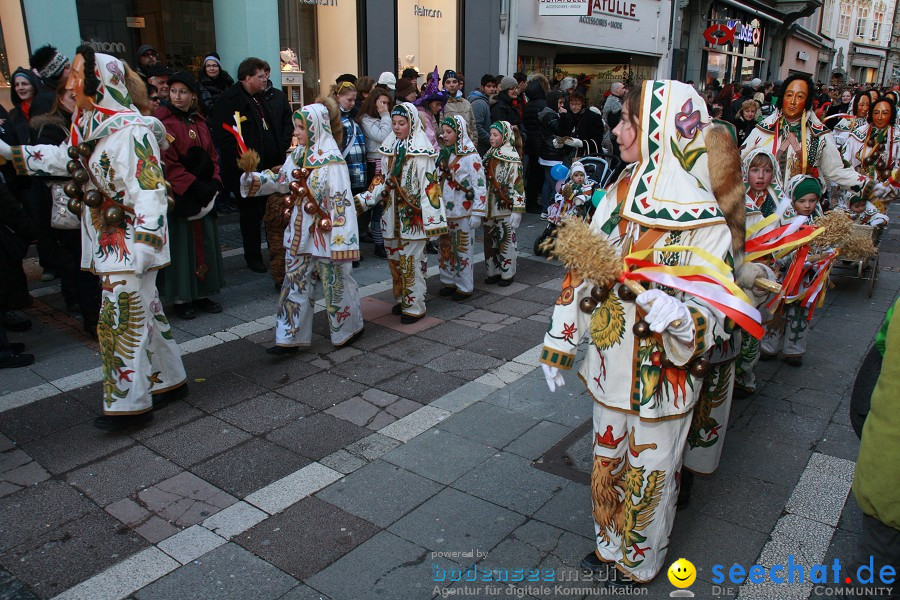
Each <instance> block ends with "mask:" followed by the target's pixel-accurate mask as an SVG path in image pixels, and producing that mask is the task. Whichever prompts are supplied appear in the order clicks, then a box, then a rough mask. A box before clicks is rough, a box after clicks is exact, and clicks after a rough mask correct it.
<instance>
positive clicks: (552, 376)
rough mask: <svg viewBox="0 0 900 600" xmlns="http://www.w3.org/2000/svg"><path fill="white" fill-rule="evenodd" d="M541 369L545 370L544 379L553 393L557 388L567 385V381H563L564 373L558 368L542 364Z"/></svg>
mask: <svg viewBox="0 0 900 600" xmlns="http://www.w3.org/2000/svg"><path fill="white" fill-rule="evenodd" d="M541 369H543V370H544V379H546V380H547V387H548V388H550V391H551V392H555V391H556V388H558V387H563V386H564V385H566V380H565V379H563V376H562V373H560V372H559V369H557V368H556V367H551V366H550V365H545V364H544V363H541Z"/></svg>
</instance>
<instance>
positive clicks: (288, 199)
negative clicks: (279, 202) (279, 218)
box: [284, 194, 294, 208]
mask: <svg viewBox="0 0 900 600" xmlns="http://www.w3.org/2000/svg"><path fill="white" fill-rule="evenodd" d="M284 206H285V208H293V206H294V199H293V198H291V196H290V194H286V195H285V196H284Z"/></svg>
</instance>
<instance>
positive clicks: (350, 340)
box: [337, 327, 366, 348]
mask: <svg viewBox="0 0 900 600" xmlns="http://www.w3.org/2000/svg"><path fill="white" fill-rule="evenodd" d="M365 331H366V329H365V327H363V328H362V329H360V330H359V331H357V332H356V333H354V334H353V335H351V336H350V337H349V338H348V339H347V341H346V342H344V343H343V344H340V345H339V346H337V347H338V348H343V347H344V346H351V345H352V344H353V342H355V341H356V340H358V339H359V338H361V337H362V336H363V333H365Z"/></svg>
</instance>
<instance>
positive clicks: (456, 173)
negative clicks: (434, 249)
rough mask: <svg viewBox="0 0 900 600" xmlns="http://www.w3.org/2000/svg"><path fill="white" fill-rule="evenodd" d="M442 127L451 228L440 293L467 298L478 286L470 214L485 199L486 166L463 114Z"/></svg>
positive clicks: (440, 163)
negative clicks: (474, 270) (474, 269)
mask: <svg viewBox="0 0 900 600" xmlns="http://www.w3.org/2000/svg"><path fill="white" fill-rule="evenodd" d="M441 130H442V135H443V139H444V147H443V148H441V152H440V154H439V155H438V159H437V171H438V179H439V181H440V182H441V191H442V195H443V198H444V206H445V208H446V210H447V226H448V229H449V231H448V232H447V233H445V234H443V235H442V236H441V243H440V255H439V258H440V270H441V283H442V284H443V285H444V287H442V288H441V290H440V292H439V294H440V295H441V296H450V297H452V298H453V299H454V300H465V299H466V298H468V297H469V296H471V295H472V291H473V289H474V287H475V286H474V281H473V275H472V256H473V250H472V242H473V241H474V240H473V237H474V236H473V230H472V228H471V225H470V223H469V221H470V219H469V217H470V216H471V212H472V207H473V206H474V205H475V203H476V202H481V203H483V202H484V201H485V196H486V194H487V190H486V188H485V179H484V167H483V166H482V164H481V156H479V154H478V150H477V149H476V148H475V144H474V143H473V142H472V140H471V138H469V132H468V126H467V125H466V120H465V119H464V118H463V117H462V116H461V115H453V116H450V117H446V118H444V120H443V121H441Z"/></svg>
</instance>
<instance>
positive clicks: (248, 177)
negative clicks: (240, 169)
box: [241, 173, 253, 198]
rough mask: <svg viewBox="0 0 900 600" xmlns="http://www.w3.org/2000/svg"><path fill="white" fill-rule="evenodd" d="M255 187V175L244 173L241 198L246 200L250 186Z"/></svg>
mask: <svg viewBox="0 0 900 600" xmlns="http://www.w3.org/2000/svg"><path fill="white" fill-rule="evenodd" d="M251 185H253V174H252V173H242V174H241V196H243V197H244V198H246V197H247V193H248V192H249V191H250V186H251Z"/></svg>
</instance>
